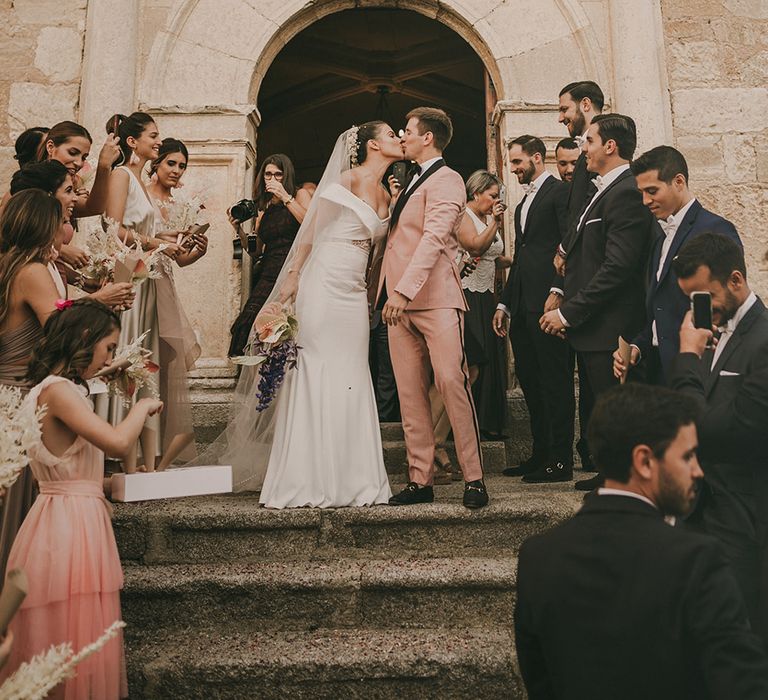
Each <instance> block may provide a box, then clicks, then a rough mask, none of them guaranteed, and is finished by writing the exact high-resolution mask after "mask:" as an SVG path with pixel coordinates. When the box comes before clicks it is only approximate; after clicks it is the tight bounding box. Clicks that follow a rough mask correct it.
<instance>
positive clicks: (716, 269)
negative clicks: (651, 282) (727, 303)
mask: <svg viewBox="0 0 768 700" xmlns="http://www.w3.org/2000/svg"><path fill="white" fill-rule="evenodd" d="M702 265H706V266H707V267H708V268H709V273H710V275H711V277H712V279H715V280H717V281H718V282H720V284H722V285H723V286H725V285H726V284H727V282H728V279H729V278H730V276H731V274H732V273H733V272H734V270H738V271H739V272H741V274H742V275H743V276H744V279H747V265H746V263H745V262H744V251H743V250H742V249H741V247H740V246H739V244H738V243H736V242H735V241H733V240H731V239H730V238H728V236H724V235H723V234H722V233H700V234H699V235H698V236H696V238H693V239H691V240H690V241H688V242H687V243H686V244H685V245H684V246H683V247H682V248H680V252H679V253H678V254H677V255H676V256H675V257H674V259H673V260H672V271H673V272H674V273H675V274H676V275H677V277H678V279H688V278H690V277H693V276H694V275H695V274H696V271H697V270H698V269H699V268H700V267H701V266H702Z"/></svg>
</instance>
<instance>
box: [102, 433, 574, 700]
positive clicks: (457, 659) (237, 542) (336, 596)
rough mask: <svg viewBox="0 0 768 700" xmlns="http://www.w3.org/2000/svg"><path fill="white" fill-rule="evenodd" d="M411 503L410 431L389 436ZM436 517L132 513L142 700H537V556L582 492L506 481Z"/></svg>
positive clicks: (135, 686) (135, 657)
mask: <svg viewBox="0 0 768 700" xmlns="http://www.w3.org/2000/svg"><path fill="white" fill-rule="evenodd" d="M382 437H383V440H384V444H385V447H384V449H385V455H386V463H387V467H388V470H389V471H390V473H391V477H390V478H391V481H392V486H393V490H396V489H398V488H399V486H400V485H401V484H402V482H403V481H404V470H403V467H404V445H403V444H402V431H401V428H400V427H399V426H398V425H395V424H391V425H385V426H383V428H382ZM483 447H484V454H485V462H486V468H487V471H488V473H489V476H488V478H487V480H486V482H487V484H488V488H489V492H490V494H491V505H490V506H489V507H488V508H485V509H482V510H480V511H477V512H471V511H468V510H467V509H465V508H463V507H462V505H461V495H462V489H463V485H462V484H461V483H455V484H451V485H449V486H438V487H436V488H435V492H436V502H435V503H434V504H430V505H420V506H409V507H400V508H390V507H387V506H379V507H374V508H356V509H352V508H350V509H345V508H342V509H336V510H319V509H296V510H285V511H271V510H266V509H264V508H260V507H259V506H258V498H257V496H256V495H255V494H237V495H229V496H219V497H205V498H202V497H201V498H189V499H180V500H173V501H154V502H147V503H142V504H116V507H115V517H114V525H115V534H116V536H117V540H118V545H119V548H120V552H121V557H122V559H123V564H124V569H125V589H124V591H123V596H122V601H123V615H124V619H125V621H126V622H127V624H128V627H127V629H126V645H127V656H128V670H129V688H130V691H131V694H130V696H131V698H152V699H155V698H157V699H159V698H163V699H167V698H201V699H202V698H206V699H214V698H215V699H219V698H221V699H224V698H227V699H229V698H232V699H234V698H237V699H241V698H263V699H265V700H266V699H271V698H281V699H284V698H291V699H292V698H312V699H313V700H318V699H325V698H328V699H331V698H333V699H334V700H335V699H337V698H345V699H346V698H353V699H356V698H361V699H362V698H365V699H366V700H371V699H374V700H375V699H378V698H382V699H384V698H386V699H389V698H398V699H400V700H403V699H405V700H407V699H410V698H427V697H429V698H476V697H488V698H523V697H525V694H524V690H523V686H522V681H521V680H520V677H519V673H518V670H517V665H516V660H515V654H514V641H513V635H512V611H513V608H514V599H515V574H516V555H517V551H518V548H519V546H520V544H521V543H522V541H523V540H524V539H525V538H526V537H528V536H530V535H531V534H534V533H536V532H539V531H541V530H543V529H545V528H547V527H549V526H551V525H552V524H553V523H555V522H557V521H559V520H561V519H563V518H565V517H567V516H568V515H570V514H571V513H572V512H573V511H574V510H575V509H576V508H577V507H578V504H579V497H578V495H577V494H576V493H575V492H574V491H573V487H572V485H571V484H556V485H547V486H528V485H524V484H521V483H520V481H519V480H517V479H508V478H505V477H502V476H497V475H494V473H496V474H497V473H498V472H499V471H500V470H501V469H502V468H503V467H504V466H505V465H506V459H505V450H514V445H512V447H511V448H510V445H505V444H504V443H484V445H483Z"/></svg>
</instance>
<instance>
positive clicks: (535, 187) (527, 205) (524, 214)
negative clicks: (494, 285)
mask: <svg viewBox="0 0 768 700" xmlns="http://www.w3.org/2000/svg"><path fill="white" fill-rule="evenodd" d="M548 177H552V173H550V172H548V171H546V170H545V171H544V172H543V173H542V174H541V175H539V176H538V177H537V178H536V179H535V180H534V181H533V182H531V183H530V184H529V185H528V187H530V188H531V191H530V192H528V193H527V194H526V195H525V199H524V200H523V206H522V208H521V209H520V233H521V234H522V233H523V231H525V224H526V223H527V221H528V212H529V211H530V209H531V204H533V200H534V199H536V195H537V194H538V193H539V190H541V186H542V185H543V184H544V182H545V181H546V179H547V178H548ZM496 308H497V309H501V310H502V311H503V312H504V313H505V314H507V316H509V309H508V308H507V307H506V306H505V305H504V304H498V305H497V306H496Z"/></svg>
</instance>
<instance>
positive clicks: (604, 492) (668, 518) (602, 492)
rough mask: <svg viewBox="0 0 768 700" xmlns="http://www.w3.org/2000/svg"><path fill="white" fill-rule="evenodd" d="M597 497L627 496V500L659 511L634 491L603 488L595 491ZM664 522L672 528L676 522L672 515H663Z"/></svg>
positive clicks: (648, 500)
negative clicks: (640, 502)
mask: <svg viewBox="0 0 768 700" xmlns="http://www.w3.org/2000/svg"><path fill="white" fill-rule="evenodd" d="M597 495H598V496H627V497H629V498H636V499H637V500H638V501H643V503H647V504H648V505H649V506H653V507H654V508H655V509H656V510H658V509H659V507H658V506H657V505H656V504H655V503H654V502H653V501H652V500H651V499H650V498H646V497H645V496H643V495H642V494H639V493H635V492H634V491H624V489H607V488H605V486H603V487H601V488H599V489H597ZM664 521H665V522H666V523H667V525H671V526H672V527H674V526H675V523H676V522H677V518H675V516H674V515H665V516H664Z"/></svg>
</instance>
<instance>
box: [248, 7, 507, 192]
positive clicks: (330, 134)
mask: <svg viewBox="0 0 768 700" xmlns="http://www.w3.org/2000/svg"><path fill="white" fill-rule="evenodd" d="M492 90H493V86H492V85H491V83H490V79H489V77H488V74H487V72H486V69H485V67H484V66H483V63H482V61H481V60H480V58H479V57H478V56H477V54H476V53H475V52H474V50H473V49H472V48H471V47H470V45H469V44H468V43H467V42H466V41H464V39H462V38H461V36H459V35H458V34H456V33H455V32H454V31H453V30H451V29H450V28H448V27H447V26H445V25H444V24H441V23H440V22H438V21H437V20H434V19H430V18H428V17H425V16H423V15H420V14H418V13H417V12H411V11H408V10H390V9H353V10H345V11H343V12H338V13H335V14H332V15H328V16H326V17H324V18H322V19H320V20H318V21H317V22H315V23H314V24H312V25H311V26H309V27H308V28H307V29H305V30H303V31H302V32H300V33H299V34H297V35H296V36H295V37H294V38H293V39H291V40H290V41H289V42H288V43H287V44H286V45H285V47H284V48H283V49H282V50H281V51H280V53H279V54H278V55H277V57H276V58H275V60H274V61H273V63H272V64H271V66H270V67H269V69H268V71H267V74H266V75H265V77H264V80H263V82H262V84H261V88H260V90H259V97H258V109H259V112H260V113H261V119H262V121H261V125H260V126H259V129H258V142H257V144H256V146H257V161H258V162H259V163H260V162H261V161H262V159H263V158H264V157H266V156H267V155H269V154H271V153H285V154H287V155H288V156H289V157H290V158H291V160H292V161H293V163H294V166H295V168H296V174H297V179H298V181H299V182H307V181H309V182H317V181H318V180H319V178H320V176H321V174H322V172H323V168H324V166H325V162H326V160H327V158H328V156H329V154H330V152H331V149H332V148H333V144H334V143H335V140H336V138H337V136H338V135H339V134H340V133H341V132H342V131H343V130H344V129H346V128H348V127H349V126H351V125H352V124H360V123H362V122H365V121H368V120H370V119H383V120H384V121H387V122H388V123H389V124H390V125H391V126H392V127H393V128H394V129H395V131H397V130H398V129H400V128H402V127H403V126H405V118H404V117H405V114H406V113H407V112H408V111H409V110H410V109H412V108H414V107H418V106H422V105H428V106H436V107H441V108H443V109H445V110H446V112H448V114H450V115H451V118H452V119H453V123H454V136H453V142H452V143H451V144H450V146H449V147H448V149H447V150H446V153H445V156H446V160H447V161H448V163H449V164H450V165H451V167H453V168H454V169H456V170H458V171H459V172H460V173H461V175H462V176H463V177H465V178H466V177H467V176H468V175H469V174H470V173H471V172H473V171H474V170H477V169H478V168H485V167H487V166H488V153H487V146H486V143H487V133H486V132H487V129H488V128H489V127H488V124H489V121H490V115H489V114H488V105H490V109H492V108H493V104H495V100H493V99H489V97H492V96H491V94H490V93H491V91H492ZM494 160H495V155H494Z"/></svg>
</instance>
